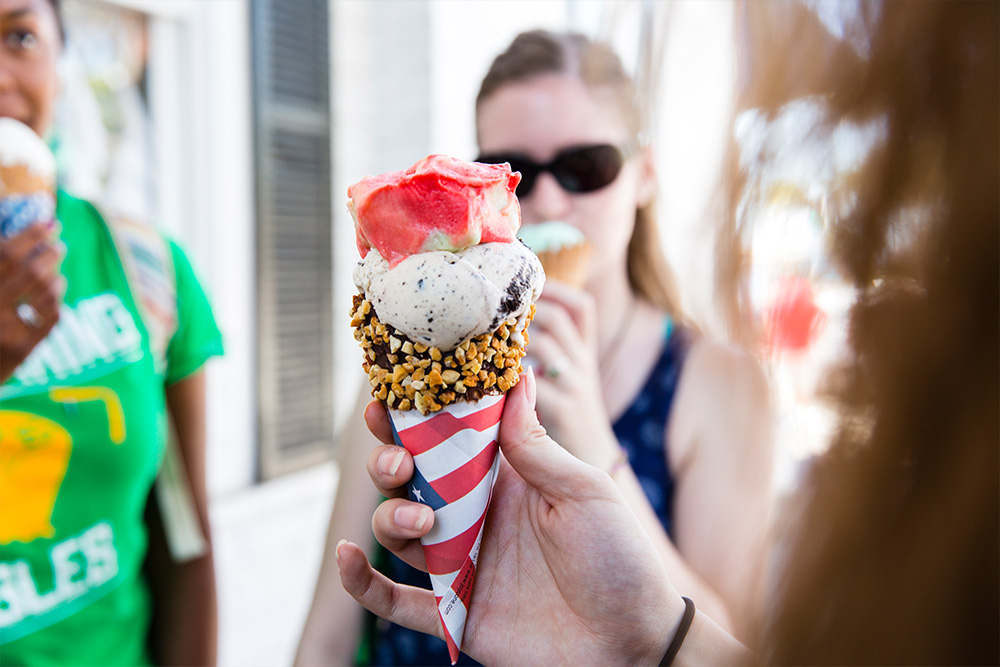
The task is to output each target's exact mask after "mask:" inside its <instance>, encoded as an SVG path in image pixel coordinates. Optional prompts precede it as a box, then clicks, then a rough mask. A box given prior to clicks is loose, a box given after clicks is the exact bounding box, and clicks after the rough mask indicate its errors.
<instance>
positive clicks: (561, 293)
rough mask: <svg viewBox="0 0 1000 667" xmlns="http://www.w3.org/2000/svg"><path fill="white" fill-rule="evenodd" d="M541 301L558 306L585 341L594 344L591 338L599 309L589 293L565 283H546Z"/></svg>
mask: <svg viewBox="0 0 1000 667" xmlns="http://www.w3.org/2000/svg"><path fill="white" fill-rule="evenodd" d="M540 301H542V302H543V303H547V304H549V305H555V304H558V306H559V307H560V308H561V310H562V311H563V312H565V313H566V315H567V316H568V317H569V318H570V319H571V320H572V322H573V325H574V327H575V328H576V330H577V331H579V332H580V333H581V334H582V335H583V337H584V339H585V340H587V342H588V343H590V342H593V341H591V340H589V337H590V336H592V334H593V332H595V331H596V325H597V307H596V306H595V304H594V297H592V296H591V295H590V293H589V292H586V291H584V290H582V289H578V288H576V287H572V286H570V285H567V284H565V283H560V282H558V281H552V282H550V283H545V289H544V290H543V291H542V296H541V299H540ZM538 310H542V308H538ZM536 318H537V313H536Z"/></svg>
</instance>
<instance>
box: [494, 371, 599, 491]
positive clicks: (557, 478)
mask: <svg viewBox="0 0 1000 667" xmlns="http://www.w3.org/2000/svg"><path fill="white" fill-rule="evenodd" d="M535 390H536V387H535V377H534V374H533V373H531V372H528V373H525V374H524V375H522V376H521V381H520V382H518V383H517V384H516V385H515V386H514V388H513V389H511V390H510V391H508V392H507V400H506V404H505V405H504V410H503V417H502V418H501V420H500V433H499V436H498V441H499V443H500V449H501V450H502V451H503V453H504V456H505V457H506V459H507V462H508V463H510V465H511V467H512V468H514V470H515V471H516V472H517V474H518V475H520V476H521V478H522V479H524V481H525V482H527V483H528V484H529V485H531V486H533V487H535V489H536V490H537V491H538V492H539V493H541V494H542V497H544V498H545V499H546V500H548V501H549V502H550V503H556V502H560V501H570V502H573V501H575V500H577V499H579V498H580V497H587V496H589V495H590V493H589V492H588V489H589V488H590V487H591V486H592V485H593V484H594V483H597V482H599V479H600V478H601V477H604V478H605V481H607V476H606V475H603V474H602V473H601V472H600V471H599V470H597V469H596V468H593V467H591V466H589V465H587V464H586V463H583V462H582V461H580V460H579V459H578V458H576V457H575V456H573V455H572V454H570V453H569V452H568V451H566V450H565V449H563V448H562V447H560V446H559V445H558V444H557V443H556V442H555V441H554V440H552V438H550V437H549V436H548V435H547V434H546V433H545V429H544V428H542V426H541V425H540V424H539V423H538V417H537V415H536V414H535V409H534V404H535Z"/></svg>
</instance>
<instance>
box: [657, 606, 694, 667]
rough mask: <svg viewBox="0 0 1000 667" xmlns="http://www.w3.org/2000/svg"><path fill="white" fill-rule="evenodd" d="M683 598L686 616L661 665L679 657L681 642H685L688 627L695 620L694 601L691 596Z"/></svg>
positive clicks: (683, 617)
mask: <svg viewBox="0 0 1000 667" xmlns="http://www.w3.org/2000/svg"><path fill="white" fill-rule="evenodd" d="M681 599H682V600H684V616H682V617H681V624H680V626H678V628H677V632H676V633H675V634H674V638H673V640H671V642H670V646H668V647H667V652H666V653H665V654H664V655H663V659H662V660H660V667H665V666H666V665H670V664H672V663H673V661H674V658H676V657H677V652H678V651H680V650H681V644H683V643H684V637H686V636H687V633H688V629H689V628H690V627H691V621H693V620H694V602H692V601H691V598H685V597H682V598H681Z"/></svg>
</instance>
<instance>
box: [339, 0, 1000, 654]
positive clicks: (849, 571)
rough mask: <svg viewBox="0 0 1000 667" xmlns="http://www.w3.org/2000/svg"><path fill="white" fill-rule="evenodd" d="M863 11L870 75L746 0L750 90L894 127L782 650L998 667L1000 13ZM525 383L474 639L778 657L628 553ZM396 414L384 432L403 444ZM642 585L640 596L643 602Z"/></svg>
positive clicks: (858, 257) (865, 187)
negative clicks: (827, 54)
mask: <svg viewBox="0 0 1000 667" xmlns="http://www.w3.org/2000/svg"><path fill="white" fill-rule="evenodd" d="M858 5H861V6H862V8H863V12H862V14H861V19H862V20H861V22H860V24H861V29H860V36H861V37H862V38H863V40H864V43H865V47H866V49H865V53H864V55H863V56H862V57H858V58H856V59H855V61H854V63H853V66H840V65H841V64H838V63H836V62H830V61H826V60H823V59H815V60H813V59H809V58H806V57H800V56H801V55H802V54H799V53H798V52H796V51H794V46H795V45H796V44H801V41H800V35H801V29H802V27H803V25H804V24H803V23H802V22H801V21H800V20H797V19H796V14H795V12H799V11H800V10H801V9H803V6H802V5H799V4H797V3H746V4H745V5H743V9H744V10H745V11H746V12H747V15H746V16H744V17H742V18H743V22H742V23H741V24H740V27H741V29H743V30H745V32H746V33H747V34H748V35H749V37H750V44H751V45H752V46H754V47H756V48H754V49H753V51H752V52H751V54H750V55H752V56H754V59H753V62H754V65H755V68H754V70H753V71H752V72H751V73H750V84H751V88H752V92H753V93H755V95H753V96H749V97H748V99H754V100H755V102H756V103H757V104H759V105H761V106H762V107H763V108H764V109H765V110H767V111H768V112H773V111H775V110H776V109H777V108H778V107H779V106H780V105H781V104H783V103H784V102H786V101H788V99H789V98H790V97H789V95H788V93H789V91H799V92H802V91H804V92H805V93H807V94H811V95H817V94H819V95H823V99H825V101H826V103H827V105H828V108H829V112H830V119H829V122H830V123H834V124H835V123H837V122H840V121H853V122H870V121H876V122H878V123H879V124H880V125H881V126H882V127H883V128H884V133H883V134H882V136H881V137H880V138H879V140H878V141H877V142H876V145H875V146H874V147H873V148H872V151H871V153H870V154H869V156H868V158H867V160H866V162H865V164H864V165H863V166H862V167H861V168H860V170H859V172H858V173H857V174H856V177H857V178H855V179H852V182H853V183H855V184H856V186H855V187H854V189H853V190H852V194H853V197H852V198H849V201H851V206H850V208H849V209H848V210H845V211H843V212H842V215H843V217H842V218H841V219H840V220H839V222H838V224H837V227H836V229H835V236H834V239H833V240H834V248H835V251H836V252H835V256H836V259H837V260H838V261H839V262H840V263H841V265H842V266H843V267H844V269H845V271H846V273H847V274H848V275H849V276H850V279H851V281H852V283H853V284H854V286H855V288H856V289H857V294H858V300H857V302H856V305H855V308H854V310H853V313H852V319H851V341H850V345H851V352H852V354H851V357H850V359H849V360H848V362H847V365H846V368H845V369H843V372H842V373H840V374H838V378H839V387H838V395H839V397H840V399H841V400H840V415H841V422H840V430H839V434H838V436H837V437H836V439H835V440H834V442H833V445H832V448H831V449H830V450H829V452H828V453H827V454H825V455H824V456H823V457H822V458H821V459H819V460H817V461H816V462H815V463H814V465H813V466H811V468H810V470H809V471H808V474H807V476H806V478H805V479H804V480H803V483H802V486H801V490H800V491H799V493H800V495H798V496H797V497H796V498H795V502H794V505H792V507H793V508H794V515H795V516H793V517H791V518H790V522H789V524H788V525H787V526H786V528H787V529H788V531H787V536H788V537H787V541H786V542H785V543H784V545H783V548H782V550H781V556H782V558H781V560H780V564H779V565H780V566H779V567H776V568H774V570H773V573H774V575H775V581H774V582H773V583H772V584H771V586H770V591H771V593H770V596H771V597H770V604H769V605H768V607H767V609H765V610H764V613H763V614H762V615H761V617H760V618H759V619H758V621H759V627H760V630H761V632H762V640H761V642H760V643H759V644H758V646H759V647H760V656H761V658H760V659H761V660H764V661H769V662H773V663H775V664H817V663H823V664H997V662H998V661H1000V653H998V651H1000V533H998V531H997V526H998V524H1000V474H998V473H1000V448H998V444H997V443H998V441H1000V377H998V368H1000V345H998V336H1000V318H998V314H1000V313H998V303H1000V280H998V278H1000V275H998V274H1000V255H998V253H1000V198H998V183H1000V121H998V119H1000V44H998V40H1000V5H997V4H996V3H982V2H971V3H955V2H912V3H910V2H906V3H904V2H891V3H880V4H878V5H867V3H858ZM870 10H872V11H870ZM799 16H800V17H801V14H800V15H799ZM814 18H815V17H813V19H814ZM810 46H811V45H810ZM765 163H766V160H765ZM733 182H738V181H736V180H735V179H734V181H733ZM736 199H738V198H736ZM734 200H735V199H734ZM526 384H528V387H526V388H525V389H524V390H523V391H522V390H521V387H520V386H519V387H517V388H516V389H515V392H516V394H515V395H514V396H511V397H508V401H507V406H506V410H505V415H504V428H503V429H502V430H501V434H500V440H501V442H500V445H501V449H502V450H503V451H504V452H505V454H506V456H507V459H508V460H509V461H510V462H511V464H512V466H513V468H511V467H505V468H503V469H502V470H501V474H500V477H499V479H498V481H497V486H496V488H497V491H496V492H495V493H494V497H493V504H492V505H491V508H490V509H491V517H490V521H491V524H490V526H491V528H490V530H489V531H487V534H486V537H485V539H484V543H483V547H482V549H481V551H480V561H479V567H478V568H477V581H476V588H475V590H474V592H473V599H472V601H471V604H470V616H469V619H468V625H467V627H466V635H465V636H466V644H465V646H464V647H463V648H464V649H465V650H467V651H468V652H469V654H470V655H473V656H475V657H477V658H478V659H480V660H482V661H484V662H486V663H490V664H493V663H497V664H515V663H529V662H542V661H543V659H542V658H541V656H545V655H549V656H550V657H551V652H549V653H546V651H547V649H548V647H553V646H561V647H563V648H564V649H565V652H564V653H562V654H561V656H562V657H563V658H568V656H570V655H577V656H589V658H590V659H589V660H588V659H587V658H586V657H585V658H583V661H589V662H591V663H595V664H596V663H601V662H602V661H604V660H607V661H609V662H610V661H613V660H616V659H620V660H622V661H624V662H632V663H633V664H639V663H643V664H645V663H648V664H653V663H655V662H656V661H657V660H658V659H659V658H660V656H664V654H665V653H666V652H667V649H668V646H670V645H671V644H675V643H677V642H679V644H678V645H679V653H677V654H676V659H677V662H678V663H681V662H683V663H684V664H729V663H736V662H746V661H747V660H755V659H754V658H753V657H751V656H749V655H748V654H747V653H746V652H745V651H744V650H743V649H742V648H741V647H739V646H738V645H736V644H735V643H733V642H732V638H731V637H730V636H729V635H727V634H726V633H725V632H723V631H722V630H721V629H720V628H719V627H718V626H717V625H716V624H714V623H712V622H711V621H710V620H709V618H708V617H706V616H704V615H702V614H700V613H698V614H696V615H695V617H694V620H693V624H692V625H691V626H690V628H689V629H688V630H687V633H686V636H685V635H684V633H683V632H682V631H681V632H679V630H678V629H679V628H680V627H681V619H682V615H683V613H684V609H685V605H684V604H683V603H682V601H681V599H680V596H679V595H678V591H679V589H680V587H676V588H675V587H673V586H671V585H670V584H669V583H668V582H665V581H664V580H663V576H662V573H661V574H657V573H656V572H653V571H651V570H650V568H649V567H648V561H649V560H650V559H651V558H650V554H651V552H652V550H651V549H649V548H648V547H647V548H646V549H642V548H640V547H641V545H639V546H637V547H636V548H635V549H632V550H627V549H623V548H615V547H616V546H620V545H623V544H632V543H631V542H628V541H627V540H628V537H627V536H628V535H630V534H632V533H633V532H634V524H635V522H634V521H633V520H630V519H629V517H628V512H627V511H626V509H625V507H624V505H623V503H622V502H621V500H620V499H618V498H617V497H616V496H615V494H614V493H613V492H612V489H611V488H610V484H609V482H608V480H607V479H606V478H602V477H601V476H598V475H594V474H593V471H592V469H588V468H587V467H585V466H580V465H577V464H575V463H572V462H570V461H567V460H565V457H561V456H560V452H559V450H558V448H556V447H555V446H554V445H552V444H551V443H549V442H547V440H546V438H544V436H542V435H540V434H539V433H538V432H537V430H532V423H531V421H532V420H531V419H530V416H528V411H527V409H526V406H528V405H530V400H531V397H530V395H528V393H529V392H530V379H529V381H528V382H527V383H526ZM539 393H540V392H539ZM379 412H380V411H379V410H378V409H377V408H375V409H374V410H373V412H372V415H371V416H372V417H380V419H373V420H372V426H373V429H374V431H375V432H377V433H379V434H380V437H381V438H382V439H383V441H386V442H388V433H387V429H386V424H385V421H384V420H385V418H384V415H380V414H379ZM508 419H509V420H510V421H508ZM515 420H516V421H517V422H518V425H519V427H520V428H517V427H515V426H513V423H514V422H515ZM509 425H510V426H509ZM508 426H509V428H508ZM394 453H395V452H394V450H393V449H392V448H391V447H386V448H384V449H383V448H380V449H379V450H376V451H375V452H373V454H372V456H371V458H370V460H369V472H370V473H371V474H372V476H373V478H374V479H376V481H377V483H378V484H379V487H380V488H381V489H382V490H383V491H385V492H386V493H389V494H395V495H399V496H401V494H399V493H398V491H396V489H398V488H399V487H400V485H401V484H403V483H404V481H405V480H404V477H405V476H406V475H407V474H409V472H410V471H411V470H412V468H411V465H412V461H411V460H410V459H409V458H406V457H404V460H403V461H402V462H400V463H399V464H398V465H397V466H396V470H395V472H396V473H398V474H397V475H391V474H388V473H389V472H393V471H388V470H386V469H384V468H380V467H378V461H379V459H380V457H382V456H387V455H392V454H394ZM408 505H409V503H408V501H405V500H403V499H402V497H399V498H393V499H392V500H390V501H388V502H387V503H385V504H384V505H383V506H382V507H381V508H380V509H379V511H378V512H377V513H376V515H375V518H374V522H373V525H374V527H375V531H376V535H377V536H378V538H379V539H380V541H382V542H383V543H385V544H387V545H389V546H391V547H392V548H393V550H394V551H395V552H396V553H399V554H400V555H401V556H402V557H404V558H406V559H407V560H408V562H412V563H420V561H421V553H420V551H419V548H418V547H419V545H418V543H417V542H416V540H415V539H414V538H416V537H419V536H420V535H422V534H424V533H425V532H426V531H427V530H429V528H430V526H427V525H423V526H420V527H416V526H414V525H413V523H412V522H410V523H409V524H408V523H407V521H406V520H405V519H406V518H407V517H408V516H410V515H409V514H407V513H406V512H404V511H401V510H403V509H404V508H406V507H407V506H408ZM513 554H517V558H518V559H519V561H521V562H529V561H531V562H535V563H536V564H537V566H536V568H535V570H534V572H535V575H536V576H534V577H533V578H532V579H531V581H530V586H528V585H521V582H519V581H517V579H516V577H512V576H511V568H514V567H516V565H517V563H512V562H511V561H512V559H513ZM338 557H339V558H338V560H339V564H340V567H341V572H342V577H343V581H344V584H345V586H346V587H347V588H348V590H350V591H352V592H353V594H354V595H355V596H357V598H358V599H359V600H361V601H362V602H363V603H365V604H366V606H368V607H369V608H371V609H373V610H375V611H376V612H378V613H381V614H383V615H385V616H386V617H388V618H390V619H392V620H395V621H397V622H399V623H403V624H407V625H409V626H411V627H417V628H419V629H421V630H423V631H425V632H440V630H439V629H437V627H436V626H435V623H434V622H433V621H436V619H433V617H432V616H431V615H430V614H429V612H428V610H429V609H432V608H433V606H434V602H433V599H432V598H431V596H430V595H429V594H427V593H423V592H417V591H414V590H413V589H408V588H404V587H395V586H394V585H393V584H391V582H389V581H388V580H386V579H385V578H384V577H382V576H381V575H378V574H377V573H374V572H373V571H371V570H370V569H369V568H368V567H367V564H366V563H364V560H363V552H362V551H361V550H360V549H359V548H358V547H356V546H353V545H346V544H345V545H341V546H340V547H339V548H338ZM609 573H613V575H614V576H613V577H610V578H609ZM620 590H628V591H634V596H633V597H631V598H630V600H629V601H628V602H629V604H628V605H623V604H621V603H620V601H619V600H618V599H617V597H618V591H620ZM529 608H530V609H533V610H535V612H536V613H535V614H534V615H532V614H529V613H527V610H528V609H529ZM542 617H544V619H545V622H544V623H541V622H538V619H539V618H542ZM556 659H558V658H556Z"/></svg>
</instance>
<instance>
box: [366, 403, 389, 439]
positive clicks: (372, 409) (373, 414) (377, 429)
mask: <svg viewBox="0 0 1000 667" xmlns="http://www.w3.org/2000/svg"><path fill="white" fill-rule="evenodd" d="M365 423H367V424H368V430H369V431H371V432H372V435H374V436H375V437H376V438H378V439H379V440H381V441H382V442H384V443H385V444H387V445H391V444H392V442H393V440H392V425H391V424H390V423H389V413H387V412H386V411H385V406H384V405H382V403H381V401H375V400H373V401H371V402H369V403H368V406H367V407H365Z"/></svg>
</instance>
